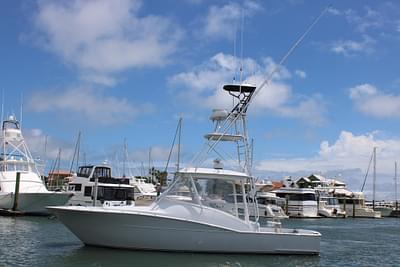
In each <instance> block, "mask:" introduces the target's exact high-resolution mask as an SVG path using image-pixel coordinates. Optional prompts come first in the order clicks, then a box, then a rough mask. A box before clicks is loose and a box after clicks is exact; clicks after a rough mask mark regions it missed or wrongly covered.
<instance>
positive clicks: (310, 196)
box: [289, 194, 315, 201]
mask: <svg viewBox="0 0 400 267" xmlns="http://www.w3.org/2000/svg"><path fill="white" fill-rule="evenodd" d="M289 200H293V201H308V200H312V201H313V200H315V195H314V194H293V195H289Z"/></svg>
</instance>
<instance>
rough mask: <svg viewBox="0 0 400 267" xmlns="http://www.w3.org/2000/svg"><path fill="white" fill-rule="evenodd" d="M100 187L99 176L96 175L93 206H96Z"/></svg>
mask: <svg viewBox="0 0 400 267" xmlns="http://www.w3.org/2000/svg"><path fill="white" fill-rule="evenodd" d="M98 187H99V178H98V177H97V175H96V177H95V178H94V188H93V189H94V192H93V207H95V206H96V201H97V190H98Z"/></svg>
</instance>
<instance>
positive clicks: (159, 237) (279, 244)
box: [49, 207, 320, 254]
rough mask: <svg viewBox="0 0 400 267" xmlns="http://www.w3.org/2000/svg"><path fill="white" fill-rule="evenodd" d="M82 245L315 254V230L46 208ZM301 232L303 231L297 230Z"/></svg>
mask: <svg viewBox="0 0 400 267" xmlns="http://www.w3.org/2000/svg"><path fill="white" fill-rule="evenodd" d="M49 209H50V210H51V211H52V212H53V213H54V214H55V215H56V216H57V217H58V218H59V219H60V221H61V222H62V223H63V224H64V225H65V226H67V227H68V228H69V229H70V230H71V232H72V233H74V234H75V235H76V236H77V237H78V238H79V239H80V240H81V241H82V242H83V243H85V244H86V245H95V246H105V247H113V248H124V249H136V250H158V251H180V252H204V253H251V254H319V251H320V234H319V233H316V232H312V231H309V232H310V233H309V234H308V235H305V234H304V233H299V232H297V231H296V230H295V231H292V232H282V230H283V229H278V228H276V229H275V231H274V230H271V229H272V228H261V229H260V231H234V230H231V229H227V228H221V227H217V226H214V225H207V224H203V223H197V222H193V221H189V220H183V219H182V220H181V219H177V218H169V217H164V216H162V215H149V214H146V213H141V212H112V211H110V212H108V211H107V210H106V209H102V208H97V209H93V208H88V207H50V208H49ZM301 231H306V230H301Z"/></svg>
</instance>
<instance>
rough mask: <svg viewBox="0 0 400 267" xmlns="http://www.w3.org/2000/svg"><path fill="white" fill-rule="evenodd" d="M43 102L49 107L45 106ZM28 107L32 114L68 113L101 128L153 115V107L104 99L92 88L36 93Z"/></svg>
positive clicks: (111, 98)
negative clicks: (139, 115)
mask: <svg viewBox="0 0 400 267" xmlns="http://www.w3.org/2000/svg"><path fill="white" fill-rule="evenodd" d="M44 101H45V102H46V104H45V105H44V104H43V103H44ZM28 107H29V109H30V110H31V111H33V112H53V111H58V112H65V113H67V115H68V116H72V115H76V116H79V118H80V119H82V118H83V119H86V120H89V121H91V122H95V123H96V124H99V125H112V124H117V123H120V122H125V121H129V120H131V119H133V118H134V117H135V116H136V115H138V114H139V113H143V112H150V111H151V110H152V107H151V106H150V105H133V104H131V103H129V102H128V100H127V99H119V98H116V97H112V96H105V95H103V94H102V93H101V91H96V90H93V89H91V88H89V87H76V88H70V89H67V90H65V91H62V92H60V91H57V90H53V91H36V92H34V93H33V95H32V96H31V98H30V102H29V103H28Z"/></svg>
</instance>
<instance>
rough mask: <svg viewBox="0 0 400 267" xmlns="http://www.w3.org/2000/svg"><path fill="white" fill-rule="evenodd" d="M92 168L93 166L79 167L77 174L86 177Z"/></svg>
mask: <svg viewBox="0 0 400 267" xmlns="http://www.w3.org/2000/svg"><path fill="white" fill-rule="evenodd" d="M92 168H93V167H79V170H78V173H77V176H79V177H86V178H88V177H89V176H90V173H91V172H92Z"/></svg>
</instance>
